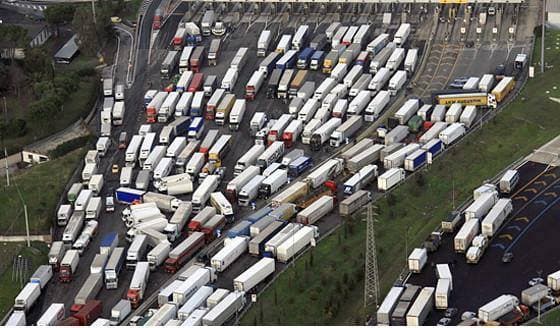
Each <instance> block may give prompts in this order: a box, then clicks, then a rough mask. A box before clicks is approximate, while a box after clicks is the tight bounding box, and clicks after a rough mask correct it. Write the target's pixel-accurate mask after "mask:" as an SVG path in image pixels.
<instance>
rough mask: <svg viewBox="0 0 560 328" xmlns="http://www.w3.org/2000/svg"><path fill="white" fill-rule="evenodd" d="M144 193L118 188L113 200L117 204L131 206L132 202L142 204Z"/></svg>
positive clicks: (142, 191)
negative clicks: (115, 200)
mask: <svg viewBox="0 0 560 328" xmlns="http://www.w3.org/2000/svg"><path fill="white" fill-rule="evenodd" d="M145 193H146V192H145V191H144V190H138V189H132V188H128V187H120V188H118V189H117V190H116V191H115V198H116V199H117V202H119V203H122V204H132V203H134V202H142V196H144V194H145Z"/></svg>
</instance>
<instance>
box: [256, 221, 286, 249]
mask: <svg viewBox="0 0 560 328" xmlns="http://www.w3.org/2000/svg"><path fill="white" fill-rule="evenodd" d="M286 224H288V222H287V221H284V220H276V221H274V222H272V223H271V224H270V225H269V226H268V227H266V228H265V229H264V230H263V231H261V232H260V233H259V234H258V235H256V236H255V238H253V239H251V241H250V242H249V254H251V255H255V256H259V255H262V254H264V253H265V250H264V247H265V244H266V243H267V242H268V241H269V240H270V239H272V237H274V236H276V234H277V233H278V232H280V230H282V229H283V228H284V227H285V226H286Z"/></svg>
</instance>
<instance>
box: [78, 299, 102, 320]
mask: <svg viewBox="0 0 560 328" xmlns="http://www.w3.org/2000/svg"><path fill="white" fill-rule="evenodd" d="M101 312H103V305H102V303H101V301H97V300H91V301H87V303H86V304H85V305H84V306H83V307H82V308H81V309H80V311H78V312H76V313H75V314H74V318H76V319H78V322H79V323H80V326H89V325H91V323H92V322H94V321H95V320H96V319H97V318H99V316H100V315H101Z"/></svg>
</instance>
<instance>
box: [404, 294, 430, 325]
mask: <svg viewBox="0 0 560 328" xmlns="http://www.w3.org/2000/svg"><path fill="white" fill-rule="evenodd" d="M434 292H435V289H434V288H433V287H424V288H423V289H422V290H421V291H420V294H418V297H417V298H416V300H415V301H414V303H413V304H412V306H411V307H410V310H408V313H407V314H406V325H407V326H421V325H423V324H424V322H425V320H426V318H427V317H428V315H429V314H430V312H431V311H432V309H433V307H434Z"/></svg>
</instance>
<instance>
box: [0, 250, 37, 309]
mask: <svg viewBox="0 0 560 328" xmlns="http://www.w3.org/2000/svg"><path fill="white" fill-rule="evenodd" d="M0 254H1V256H2V260H3V261H2V264H1V266H0V268H1V271H0V272H1V273H0V318H2V317H4V315H6V313H7V312H8V310H9V309H10V308H11V307H12V305H13V304H14V298H15V297H16V296H17V294H18V293H19V292H20V290H21V288H22V287H23V286H24V285H25V284H26V282H27V279H29V277H30V276H31V275H32V274H33V272H34V271H35V269H36V268H37V267H38V266H39V265H41V264H45V263H47V254H48V247H47V245H46V244H43V243H31V248H27V245H26V244H25V243H2V244H1V247H0ZM18 255H21V256H22V257H24V258H26V259H28V261H29V262H28V263H29V264H30V266H29V269H28V270H27V272H26V274H24V276H23V278H22V279H16V278H15V277H14V276H13V267H12V266H13V263H14V257H16V256H18Z"/></svg>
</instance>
